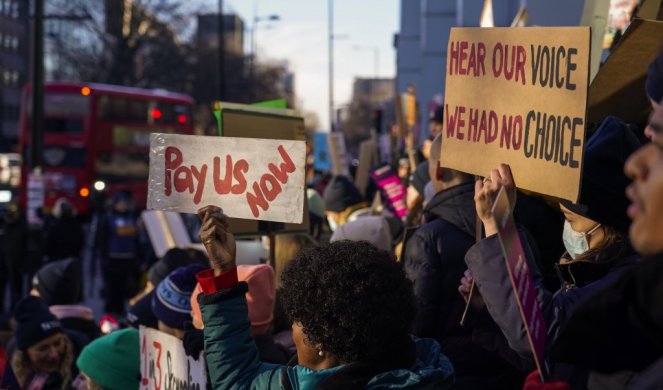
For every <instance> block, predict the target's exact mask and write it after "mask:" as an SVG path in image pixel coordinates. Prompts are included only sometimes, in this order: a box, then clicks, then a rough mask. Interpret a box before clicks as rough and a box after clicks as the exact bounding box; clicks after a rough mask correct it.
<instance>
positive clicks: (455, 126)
mask: <svg viewBox="0 0 663 390" xmlns="http://www.w3.org/2000/svg"><path fill="white" fill-rule="evenodd" d="M589 31H590V30H589V28H588V27H550V28H549V27H525V28H490V29H481V28H452V29H451V35H450V38H449V46H448V49H447V67H446V72H447V73H446V87H445V88H446V94H445V100H444V101H445V107H444V118H445V130H444V133H443V140H442V154H441V164H442V165H443V166H445V167H449V168H453V169H457V170H459V171H463V172H467V173H472V174H475V175H480V176H485V175H487V174H488V173H489V172H490V171H491V170H492V169H493V168H494V167H496V166H497V165H498V164H500V163H509V164H510V165H511V169H512V170H513V173H514V176H515V179H516V182H517V183H518V184H519V186H521V187H522V188H524V189H527V190H531V191H535V192H540V193H543V194H548V195H553V196H557V197H560V198H564V199H568V200H570V201H573V202H575V201H577V199H578V194H579V190H580V177H581V171H582V159H583V146H584V134H585V111H586V107H587V84H588V77H589V51H590V45H589V36H590V33H589Z"/></svg>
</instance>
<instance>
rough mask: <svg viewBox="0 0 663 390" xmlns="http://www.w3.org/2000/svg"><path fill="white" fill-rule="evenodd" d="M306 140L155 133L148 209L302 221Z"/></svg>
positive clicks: (151, 141)
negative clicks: (215, 209) (208, 209)
mask: <svg viewBox="0 0 663 390" xmlns="http://www.w3.org/2000/svg"><path fill="white" fill-rule="evenodd" d="M305 159H306V143H305V142H304V141H292V140H265V139H251V138H231V137H204V136H193V135H176V134H160V133H154V134H152V136H151V139H150V178H149V188H148V195H147V208H148V209H154V210H163V211H177V212H186V213H195V212H196V211H197V210H198V209H199V208H201V207H202V206H205V205H208V204H213V205H218V206H220V207H222V208H223V210H224V212H225V213H226V215H228V216H229V217H233V218H245V219H259V220H266V221H276V222H288V223H301V222H302V218H303V210H304V169H305V162H306V161H305Z"/></svg>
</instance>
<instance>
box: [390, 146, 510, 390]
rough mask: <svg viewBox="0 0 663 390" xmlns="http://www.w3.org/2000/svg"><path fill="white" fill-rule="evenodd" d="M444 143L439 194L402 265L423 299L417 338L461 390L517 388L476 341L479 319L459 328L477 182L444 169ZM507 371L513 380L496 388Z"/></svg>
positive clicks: (434, 171) (437, 174)
mask: <svg viewBox="0 0 663 390" xmlns="http://www.w3.org/2000/svg"><path fill="white" fill-rule="evenodd" d="M441 140H442V136H441V135H439V134H438V135H437V137H436V138H435V140H434V141H433V144H432V146H431V153H430V157H429V160H428V163H429V164H428V166H429V170H428V174H429V178H430V181H431V182H432V183H433V187H434V188H435V191H436V194H435V196H434V197H433V199H432V200H431V202H430V203H429V204H428V205H427V206H426V208H424V210H423V213H422V214H423V219H424V221H425V223H424V224H423V225H422V226H421V227H420V228H419V229H417V230H416V231H415V232H414V234H413V235H412V237H411V238H410V240H409V241H408V242H407V244H406V247H405V252H404V255H403V260H402V261H403V266H404V267H405V271H406V273H407V276H408V278H409V279H410V280H412V282H413V283H414V293H415V296H416V299H417V316H416V319H415V321H414V328H413V333H414V334H415V335H417V336H419V337H432V338H435V339H436V340H437V341H438V342H439V343H440V346H441V347H442V350H443V351H444V353H445V354H446V355H447V356H449V359H451V362H452V363H453V365H454V369H455V372H456V380H457V382H456V386H455V388H459V389H463V388H467V389H471V388H478V387H479V388H482V387H490V386H491V385H492V386H493V388H495V389H497V388H499V387H495V386H504V387H502V388H509V387H510V386H511V387H513V386H514V384H515V383H520V382H521V378H520V375H517V374H515V373H513V372H511V371H512V370H511V368H509V367H508V366H507V364H506V363H505V362H504V361H502V360H501V359H500V358H499V356H493V355H492V354H491V353H490V352H489V351H487V350H486V349H484V348H482V347H481V346H479V345H478V344H476V343H474V342H473V341H472V332H473V329H474V328H475V326H478V324H476V323H474V322H475V320H476V319H477V317H475V316H473V317H472V318H471V320H472V322H473V323H467V324H465V325H464V326H460V325H459V322H460V320H461V317H462V315H463V309H464V307H465V302H464V301H463V299H462V298H461V297H460V296H459V295H458V292H457V287H458V280H459V279H460V278H461V277H462V275H463V272H464V271H465V270H466V269H467V266H466V265H465V261H464V257H465V253H466V252H467V250H468V249H469V248H470V247H471V246H472V245H473V244H474V242H475V238H474V235H475V231H476V229H475V227H476V222H475V221H476V218H475V209H474V182H473V176H472V175H468V174H465V173H463V172H459V171H455V170H452V169H448V168H444V167H442V166H441V165H440V153H441ZM502 372H504V373H507V375H504V376H503V377H502V378H501V380H500V381H498V383H499V385H494V383H495V379H496V377H497V376H498V375H501V374H502ZM510 374H513V375H512V378H509V376H510Z"/></svg>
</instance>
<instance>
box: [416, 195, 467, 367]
mask: <svg viewBox="0 0 663 390" xmlns="http://www.w3.org/2000/svg"><path fill="white" fill-rule="evenodd" d="M474 207H475V206H474V184H473V183H464V184H460V185H458V186H455V187H452V188H449V189H446V190H444V191H440V192H438V193H437V194H436V195H435V196H434V197H433V199H432V200H431V201H430V203H429V204H428V205H427V206H426V208H425V209H424V211H423V215H424V218H425V220H426V223H425V224H424V225H422V226H421V227H420V228H419V229H417V230H416V231H415V232H414V234H413V235H412V237H411V238H410V240H409V241H408V242H407V244H406V247H405V253H404V256H403V265H404V266H405V271H406V273H407V276H408V278H409V279H410V280H412V282H413V283H414V294H415V296H416V298H417V317H416V319H415V323H414V334H415V335H417V336H419V337H433V338H435V339H437V340H438V341H439V342H440V343H441V344H442V345H443V346H444V344H445V340H446V339H447V338H448V337H449V336H451V335H453V334H454V333H457V332H458V331H460V328H459V326H458V321H460V317H461V315H462V313H463V309H464V307H465V303H464V301H463V298H462V297H461V296H460V295H459V294H458V290H457V289H458V283H459V281H460V279H461V277H462V276H463V272H464V271H465V270H466V269H467V266H466V265H465V262H464V258H465V253H466V252H467V250H468V249H470V247H471V246H472V245H473V244H474V226H475V208H474ZM452 360H453V359H452Z"/></svg>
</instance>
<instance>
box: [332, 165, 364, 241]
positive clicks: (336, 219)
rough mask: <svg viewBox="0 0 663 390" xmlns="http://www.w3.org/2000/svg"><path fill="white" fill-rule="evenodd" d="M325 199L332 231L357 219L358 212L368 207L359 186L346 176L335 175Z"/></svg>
mask: <svg viewBox="0 0 663 390" xmlns="http://www.w3.org/2000/svg"><path fill="white" fill-rule="evenodd" d="M323 199H324V201H325V214H326V216H327V222H328V223H329V228H330V229H331V230H332V231H334V230H336V229H337V228H338V227H339V226H341V225H343V224H344V223H346V222H348V221H352V220H354V219H356V218H357V215H358V214H361V213H362V212H363V211H364V210H365V209H367V208H368V205H367V204H366V202H364V199H363V198H362V196H361V194H360V193H359V190H358V189H357V187H355V185H354V184H353V183H352V182H351V181H350V179H348V178H347V177H345V176H334V177H333V178H332V179H331V181H330V182H329V184H327V187H326V188H325V193H324V195H323Z"/></svg>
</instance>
